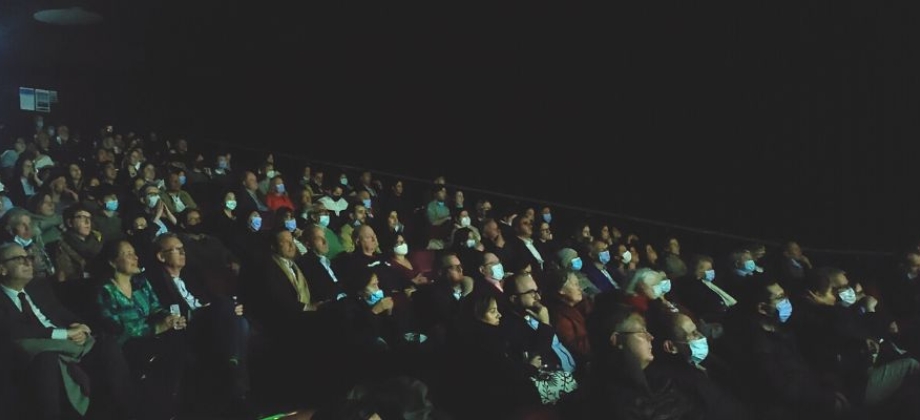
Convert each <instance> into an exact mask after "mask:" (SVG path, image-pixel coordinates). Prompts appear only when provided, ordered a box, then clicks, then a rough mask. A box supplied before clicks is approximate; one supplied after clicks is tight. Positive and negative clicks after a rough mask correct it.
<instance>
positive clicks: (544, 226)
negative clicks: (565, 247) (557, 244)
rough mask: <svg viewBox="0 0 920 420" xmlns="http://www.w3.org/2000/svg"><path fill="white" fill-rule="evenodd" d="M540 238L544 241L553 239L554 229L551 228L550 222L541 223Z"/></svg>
mask: <svg viewBox="0 0 920 420" xmlns="http://www.w3.org/2000/svg"><path fill="white" fill-rule="evenodd" d="M540 239H542V240H544V241H549V240H552V239H553V231H552V230H551V229H550V228H549V223H546V222H543V223H540Z"/></svg>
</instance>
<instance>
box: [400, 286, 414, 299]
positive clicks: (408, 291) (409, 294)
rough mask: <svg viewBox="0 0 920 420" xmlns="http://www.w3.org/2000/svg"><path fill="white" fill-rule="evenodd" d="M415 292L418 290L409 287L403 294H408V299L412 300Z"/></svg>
mask: <svg viewBox="0 0 920 420" xmlns="http://www.w3.org/2000/svg"><path fill="white" fill-rule="evenodd" d="M415 290H416V289H415V288H414V287H412V286H409V287H407V288H405V289H403V293H405V294H406V297H407V298H411V297H412V294H413V293H415Z"/></svg>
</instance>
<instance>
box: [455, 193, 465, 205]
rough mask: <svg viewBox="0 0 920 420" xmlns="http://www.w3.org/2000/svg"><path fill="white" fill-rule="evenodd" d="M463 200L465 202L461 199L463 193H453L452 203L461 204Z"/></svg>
mask: <svg viewBox="0 0 920 420" xmlns="http://www.w3.org/2000/svg"><path fill="white" fill-rule="evenodd" d="M464 200H465V199H464V197H463V191H457V192H455V193H454V202H455V203H462V202H463V201H464Z"/></svg>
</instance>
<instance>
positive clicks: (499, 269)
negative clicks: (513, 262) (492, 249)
mask: <svg viewBox="0 0 920 420" xmlns="http://www.w3.org/2000/svg"><path fill="white" fill-rule="evenodd" d="M492 278H493V279H495V280H501V279H503V278H505V267H504V266H503V265H501V263H498V264H495V265H493V266H492Z"/></svg>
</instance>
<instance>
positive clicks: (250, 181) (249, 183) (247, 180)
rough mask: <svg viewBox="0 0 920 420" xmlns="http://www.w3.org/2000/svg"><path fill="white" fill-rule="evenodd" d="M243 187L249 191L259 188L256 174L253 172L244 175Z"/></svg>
mask: <svg viewBox="0 0 920 420" xmlns="http://www.w3.org/2000/svg"><path fill="white" fill-rule="evenodd" d="M243 187H245V188H246V189H247V190H249V191H255V190H256V189H257V188H259V183H258V182H257V181H256V175H255V174H253V173H252V172H248V173H246V176H245V177H243Z"/></svg>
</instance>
